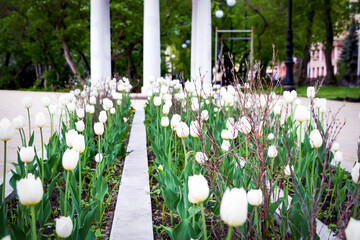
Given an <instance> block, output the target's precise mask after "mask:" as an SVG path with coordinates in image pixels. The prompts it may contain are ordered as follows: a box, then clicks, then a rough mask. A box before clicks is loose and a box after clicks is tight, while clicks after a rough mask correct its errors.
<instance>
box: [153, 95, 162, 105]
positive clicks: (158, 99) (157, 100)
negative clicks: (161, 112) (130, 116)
mask: <svg viewBox="0 0 360 240" xmlns="http://www.w3.org/2000/svg"><path fill="white" fill-rule="evenodd" d="M154 105H155V106H157V107H158V106H160V105H161V97H154Z"/></svg>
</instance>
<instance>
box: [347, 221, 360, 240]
mask: <svg viewBox="0 0 360 240" xmlns="http://www.w3.org/2000/svg"><path fill="white" fill-rule="evenodd" d="M345 235H346V239H347V240H359V236H360V220H356V219H355V218H353V217H351V218H350V221H349V223H348V225H347V227H346V229H345Z"/></svg>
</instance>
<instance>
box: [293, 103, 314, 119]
mask: <svg viewBox="0 0 360 240" xmlns="http://www.w3.org/2000/svg"><path fill="white" fill-rule="evenodd" d="M309 116H310V115H309V110H308V109H307V108H306V107H305V106H304V105H298V106H297V107H296V109H295V113H294V119H295V120H296V121H298V122H300V123H301V122H305V121H306V120H308V119H309Z"/></svg>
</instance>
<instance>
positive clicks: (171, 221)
mask: <svg viewBox="0 0 360 240" xmlns="http://www.w3.org/2000/svg"><path fill="white" fill-rule="evenodd" d="M170 223H171V226H172V225H173V211H172V210H171V211H170Z"/></svg>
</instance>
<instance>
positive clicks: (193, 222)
mask: <svg viewBox="0 0 360 240" xmlns="http://www.w3.org/2000/svg"><path fill="white" fill-rule="evenodd" d="M192 225H193V229H194V230H195V204H194V205H193V217H192Z"/></svg>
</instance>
